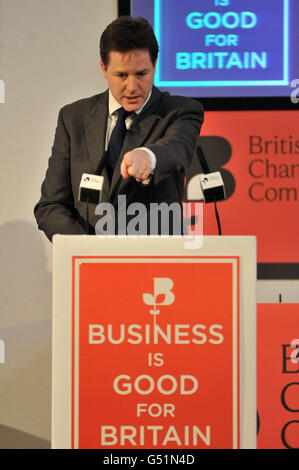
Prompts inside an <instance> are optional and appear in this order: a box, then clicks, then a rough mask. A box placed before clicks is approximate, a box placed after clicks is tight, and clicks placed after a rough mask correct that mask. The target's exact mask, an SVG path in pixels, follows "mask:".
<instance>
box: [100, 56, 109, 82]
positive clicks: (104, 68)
mask: <svg viewBox="0 0 299 470" xmlns="http://www.w3.org/2000/svg"><path fill="white" fill-rule="evenodd" d="M99 64H100V66H101V69H102V72H103V75H104V77H105V78H106V75H107V67H106V65H105V64H104V62H103V61H102V60H100V62H99Z"/></svg>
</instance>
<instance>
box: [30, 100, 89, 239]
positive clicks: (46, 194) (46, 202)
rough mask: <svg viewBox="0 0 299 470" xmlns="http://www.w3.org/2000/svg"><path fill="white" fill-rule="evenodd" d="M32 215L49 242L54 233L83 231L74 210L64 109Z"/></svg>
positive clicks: (80, 233)
mask: <svg viewBox="0 0 299 470" xmlns="http://www.w3.org/2000/svg"><path fill="white" fill-rule="evenodd" d="M34 215H35V218H36V221H37V224H38V228H39V229H40V230H43V231H44V232H45V234H46V236H47V237H48V239H49V240H50V241H52V237H53V235H55V234H58V233H59V234H63V235H82V234H84V233H85V230H84V228H83V223H82V221H81V220H80V217H79V214H78V212H77V211H76V209H74V200H73V193H72V184H71V176H70V138H69V134H68V132H67V130H66V127H65V124H64V121H63V109H62V110H61V111H60V112H59V116H58V123H57V127H56V134H55V140H54V145H53V148H52V155H51V157H50V159H49V165H48V169H47V172H46V176H45V180H44V182H43V184H42V187H41V198H40V200H39V201H38V203H37V204H36V206H35V208H34Z"/></svg>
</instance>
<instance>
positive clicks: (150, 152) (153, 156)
mask: <svg viewBox="0 0 299 470" xmlns="http://www.w3.org/2000/svg"><path fill="white" fill-rule="evenodd" d="M135 150H144V152H146V153H147V154H148V155H149V156H150V158H151V166H152V171H154V169H155V168H156V163H157V159H156V155H155V154H154V152H152V151H151V150H150V149H148V148H147V147H138V148H136V149H135Z"/></svg>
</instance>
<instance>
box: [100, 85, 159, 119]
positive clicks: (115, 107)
mask: <svg viewBox="0 0 299 470" xmlns="http://www.w3.org/2000/svg"><path fill="white" fill-rule="evenodd" d="M151 94H152V90H151V91H150V92H149V94H148V97H147V98H146V100H145V102H144V103H143V105H142V106H141V108H139V109H137V110H136V111H134V112H135V113H136V114H139V113H141V111H142V110H143V108H144V106H145V105H146V103H147V102H148V100H149V99H150V97H151ZM120 106H121V105H120V104H119V103H118V102H117V101H116V99H115V98H114V96H113V95H112V93H111V91H110V90H109V105H108V107H109V116H110V117H111V115H112V114H113V113H114V112H115V111H117V110H118V109H119V107H120Z"/></svg>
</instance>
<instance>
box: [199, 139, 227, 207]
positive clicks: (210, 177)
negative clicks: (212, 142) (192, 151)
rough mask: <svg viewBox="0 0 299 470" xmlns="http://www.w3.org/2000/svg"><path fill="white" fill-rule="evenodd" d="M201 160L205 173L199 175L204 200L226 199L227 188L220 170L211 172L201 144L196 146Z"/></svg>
mask: <svg viewBox="0 0 299 470" xmlns="http://www.w3.org/2000/svg"><path fill="white" fill-rule="evenodd" d="M196 151H197V156H198V158H199V162H200V164H201V167H202V169H203V174H200V175H199V180H200V186H201V190H202V194H203V198H204V201H205V202H206V203H208V202H215V201H221V200H223V199H225V197H226V194H225V188H224V182H223V179H222V176H221V174H220V171H215V172H213V173H211V171H210V168H209V166H208V163H207V161H206V158H205V156H204V153H203V151H202V149H201V147H200V146H198V147H197V148H196Z"/></svg>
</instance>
